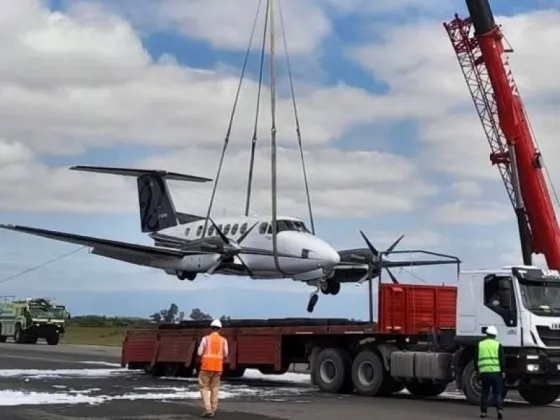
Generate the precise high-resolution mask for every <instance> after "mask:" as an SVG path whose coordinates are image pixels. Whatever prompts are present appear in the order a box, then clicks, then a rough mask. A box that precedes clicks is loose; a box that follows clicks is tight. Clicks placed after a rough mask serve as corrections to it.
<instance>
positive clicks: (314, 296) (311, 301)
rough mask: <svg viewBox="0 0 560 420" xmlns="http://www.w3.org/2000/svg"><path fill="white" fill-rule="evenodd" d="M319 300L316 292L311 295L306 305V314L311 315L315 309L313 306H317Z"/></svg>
mask: <svg viewBox="0 0 560 420" xmlns="http://www.w3.org/2000/svg"><path fill="white" fill-rule="evenodd" d="M318 300H319V295H318V294H317V292H313V293H311V296H310V297H309V303H308V304H307V312H309V313H311V312H313V310H314V309H315V305H317V301H318Z"/></svg>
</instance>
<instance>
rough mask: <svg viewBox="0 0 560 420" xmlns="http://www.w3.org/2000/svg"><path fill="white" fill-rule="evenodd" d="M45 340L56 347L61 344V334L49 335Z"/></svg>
mask: <svg viewBox="0 0 560 420" xmlns="http://www.w3.org/2000/svg"><path fill="white" fill-rule="evenodd" d="M45 340H46V341H47V344H48V345H49V346H56V345H58V343H59V342H60V334H52V335H48V336H47V338H46V339H45Z"/></svg>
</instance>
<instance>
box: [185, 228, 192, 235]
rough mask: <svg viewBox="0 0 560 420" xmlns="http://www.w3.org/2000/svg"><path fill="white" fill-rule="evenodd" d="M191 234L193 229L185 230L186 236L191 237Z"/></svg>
mask: <svg viewBox="0 0 560 420" xmlns="http://www.w3.org/2000/svg"><path fill="white" fill-rule="evenodd" d="M189 233H191V228H190V227H188V228H186V229H185V236H189Z"/></svg>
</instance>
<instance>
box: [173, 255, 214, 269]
mask: <svg viewBox="0 0 560 420" xmlns="http://www.w3.org/2000/svg"><path fill="white" fill-rule="evenodd" d="M219 259H220V255H219V254H197V255H186V256H184V257H183V258H182V259H181V260H180V261H176V262H175V263H174V264H173V265H174V266H175V268H176V269H177V270H182V271H190V272H196V273H200V272H205V271H208V270H209V269H210V268H211V267H213V266H214V265H215V264H216V263H217V262H218V260H219Z"/></svg>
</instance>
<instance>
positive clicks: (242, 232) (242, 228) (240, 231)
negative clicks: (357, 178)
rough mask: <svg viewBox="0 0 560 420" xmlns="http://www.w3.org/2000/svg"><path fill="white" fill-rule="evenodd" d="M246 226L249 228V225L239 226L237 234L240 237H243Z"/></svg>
mask: <svg viewBox="0 0 560 420" xmlns="http://www.w3.org/2000/svg"><path fill="white" fill-rule="evenodd" d="M248 226H249V225H247V223H243V224H242V225H241V228H239V234H240V235H244V234H245V232H247V227H248Z"/></svg>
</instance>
